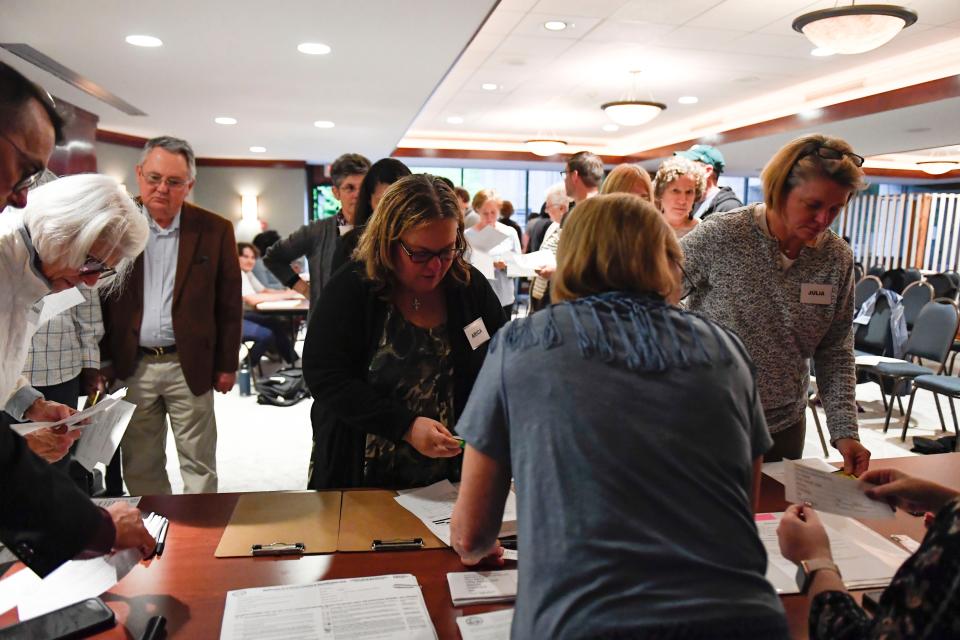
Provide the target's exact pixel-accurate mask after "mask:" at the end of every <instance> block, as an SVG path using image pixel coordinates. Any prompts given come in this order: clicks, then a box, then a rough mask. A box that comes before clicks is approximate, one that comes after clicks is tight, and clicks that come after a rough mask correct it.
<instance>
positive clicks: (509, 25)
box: [481, 7, 526, 36]
mask: <svg viewBox="0 0 960 640" xmlns="http://www.w3.org/2000/svg"><path fill="white" fill-rule="evenodd" d="M524 15H526V14H525V13H524V12H522V11H506V10H503V9H501V8H500V7H497V9H496V10H495V11H494V12H493V13H492V14H490V17H489V18H487V21H486V22H484V23H483V27H482V29H481V31H482V32H483V34H484V35H485V36H505V35H508V34H509V33H510V32H511V31H513V28H514V27H515V26H516V25H517V23H518V22H519V21H520V20H522V19H523V17H524Z"/></svg>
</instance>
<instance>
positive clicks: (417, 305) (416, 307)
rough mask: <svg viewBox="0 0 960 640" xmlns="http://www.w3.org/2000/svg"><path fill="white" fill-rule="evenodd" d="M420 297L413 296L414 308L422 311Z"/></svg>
mask: <svg viewBox="0 0 960 640" xmlns="http://www.w3.org/2000/svg"><path fill="white" fill-rule="evenodd" d="M420 306H421V305H420V298H418V297H417V296H413V310H414V311H420Z"/></svg>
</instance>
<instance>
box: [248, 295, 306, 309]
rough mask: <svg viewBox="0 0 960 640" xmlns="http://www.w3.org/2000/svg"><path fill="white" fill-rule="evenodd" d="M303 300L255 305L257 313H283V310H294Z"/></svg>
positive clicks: (269, 301)
mask: <svg viewBox="0 0 960 640" xmlns="http://www.w3.org/2000/svg"><path fill="white" fill-rule="evenodd" d="M303 300H304V299H303V298H292V299H290V300H265V301H264V302H260V303H258V304H257V310H259V311H283V310H285V309H296V308H297V307H299V306H300V305H301V304H303Z"/></svg>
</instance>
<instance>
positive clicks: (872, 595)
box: [862, 589, 883, 616]
mask: <svg viewBox="0 0 960 640" xmlns="http://www.w3.org/2000/svg"><path fill="white" fill-rule="evenodd" d="M882 595H883V589H877V590H876V591H867V592H866V593H864V594H863V601H862V602H863V610H864V611H866V612H867V613H869V614H870V615H872V616H874V615H876V614H877V609H879V608H880V596H882Z"/></svg>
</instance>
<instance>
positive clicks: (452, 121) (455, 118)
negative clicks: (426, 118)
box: [447, 116, 463, 124]
mask: <svg viewBox="0 0 960 640" xmlns="http://www.w3.org/2000/svg"><path fill="white" fill-rule="evenodd" d="M447 124H463V118H461V117H460V116H450V117H449V118H447Z"/></svg>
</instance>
